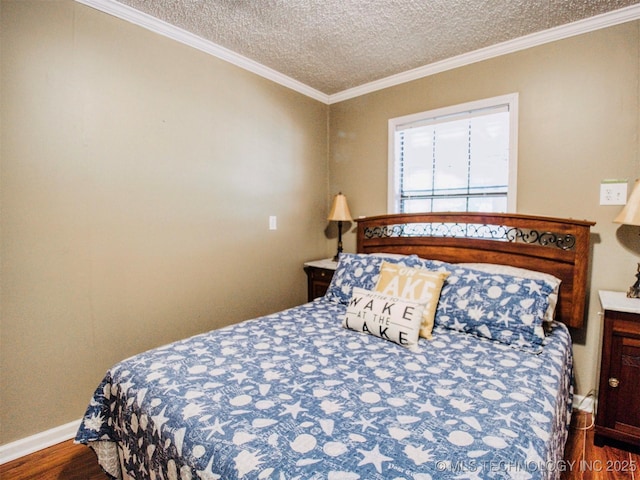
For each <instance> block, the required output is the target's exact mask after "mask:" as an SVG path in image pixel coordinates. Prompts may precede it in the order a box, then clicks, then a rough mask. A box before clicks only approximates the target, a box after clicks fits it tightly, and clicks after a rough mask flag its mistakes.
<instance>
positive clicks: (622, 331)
mask: <svg viewBox="0 0 640 480" xmlns="http://www.w3.org/2000/svg"><path fill="white" fill-rule="evenodd" d="M599 294H600V303H601V304H602V308H603V310H604V331H603V337H602V359H601V363H600V387H599V391H598V412H597V416H596V426H595V443H596V444H598V445H602V444H603V443H604V438H603V437H606V438H609V439H613V440H619V441H622V442H627V443H630V444H632V445H640V299H636V298H627V296H626V294H625V293H624V292H611V291H600V292H599Z"/></svg>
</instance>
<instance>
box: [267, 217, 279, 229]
mask: <svg viewBox="0 0 640 480" xmlns="http://www.w3.org/2000/svg"><path fill="white" fill-rule="evenodd" d="M277 229H278V217H276V216H275V215H271V216H270V217H269V230H277Z"/></svg>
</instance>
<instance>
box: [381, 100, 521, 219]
mask: <svg viewBox="0 0 640 480" xmlns="http://www.w3.org/2000/svg"><path fill="white" fill-rule="evenodd" d="M497 106H506V107H507V108H508V110H509V180H508V193H507V212H508V213H515V212H516V200H517V197H518V192H517V186H518V94H517V93H510V94H507V95H500V96H497V97H492V98H485V99H483V100H476V101H473V102H467V103H462V104H459V105H453V106H449V107H444V108H437V109H435V110H428V111H426V112H420V113H414V114H411V115H405V116H402V117H396V118H392V119H390V120H389V139H388V142H389V147H388V148H389V153H388V187H387V213H400V211H399V205H400V179H399V168H398V165H397V161H396V160H397V156H398V149H397V148H396V144H395V143H396V142H395V138H396V131H397V130H399V129H401V128H402V126H405V125H409V124H412V123H417V122H420V121H425V120H431V119H437V118H443V119H444V117H448V116H452V115H457V114H461V113H464V112H469V111H473V110H480V109H484V108H491V107H497Z"/></svg>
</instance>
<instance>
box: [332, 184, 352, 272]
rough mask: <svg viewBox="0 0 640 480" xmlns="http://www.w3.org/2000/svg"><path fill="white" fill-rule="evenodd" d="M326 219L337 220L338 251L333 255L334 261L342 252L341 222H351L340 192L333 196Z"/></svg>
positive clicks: (347, 207) (343, 197)
mask: <svg viewBox="0 0 640 480" xmlns="http://www.w3.org/2000/svg"><path fill="white" fill-rule="evenodd" d="M327 220H329V221H332V222H338V252H337V253H336V256H335V257H333V260H334V261H336V262H337V261H338V258H339V257H340V254H341V253H342V222H351V221H353V218H351V212H349V206H348V205H347V197H345V196H344V195H343V194H342V192H340V193H338V194H337V195H336V196H335V197H333V204H332V205H331V211H330V212H329V216H328V217H327Z"/></svg>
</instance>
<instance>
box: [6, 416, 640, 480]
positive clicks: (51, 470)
mask: <svg viewBox="0 0 640 480" xmlns="http://www.w3.org/2000/svg"><path fill="white" fill-rule="evenodd" d="M590 424H591V415H590V414H587V413H585V412H574V415H573V422H572V427H571V430H570V433H569V440H568V441H567V445H566V447H565V462H564V464H563V465H561V467H566V471H564V472H563V473H562V477H561V478H562V480H600V479H602V480H604V479H612V480H640V449H634V448H633V447H629V446H624V445H619V447H621V448H616V447H614V446H611V445H605V446H604V447H596V446H595V445H594V444H593V428H589V429H586V430H584V429H583V428H584V427H585V426H589V425H590ZM107 478H108V477H107V475H105V474H104V473H103V472H102V470H101V469H100V467H99V466H98V464H97V462H96V458H95V455H94V454H93V451H92V450H91V449H89V448H87V447H85V446H84V445H74V444H73V442H72V441H68V442H64V443H61V444H59V445H54V446H53V447H50V448H47V449H45V450H42V451H40V452H36V453H34V454H32V455H28V456H26V457H23V458H19V459H17V460H14V461H12V462H9V463H5V464H4V465H0V479H2V480H35V479H38V480H107Z"/></svg>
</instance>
